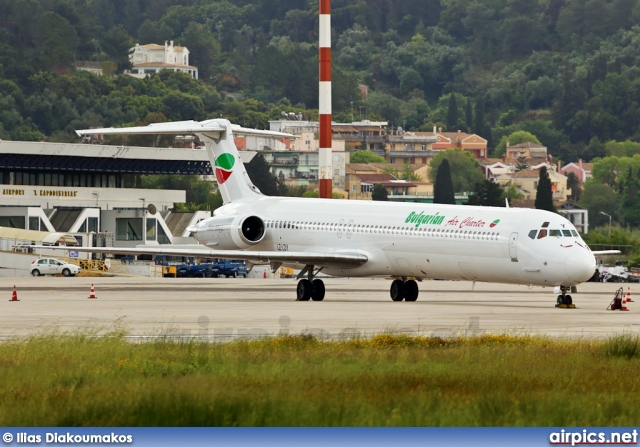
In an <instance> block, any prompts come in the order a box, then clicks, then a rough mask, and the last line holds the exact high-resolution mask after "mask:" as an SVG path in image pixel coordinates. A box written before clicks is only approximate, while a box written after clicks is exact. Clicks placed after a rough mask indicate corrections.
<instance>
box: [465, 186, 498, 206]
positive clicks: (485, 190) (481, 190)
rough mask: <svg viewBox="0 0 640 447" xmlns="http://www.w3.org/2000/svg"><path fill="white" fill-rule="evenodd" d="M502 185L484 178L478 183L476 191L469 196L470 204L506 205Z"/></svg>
mask: <svg viewBox="0 0 640 447" xmlns="http://www.w3.org/2000/svg"><path fill="white" fill-rule="evenodd" d="M502 193H503V190H502V187H501V186H500V185H499V184H498V183H495V182H492V181H490V180H483V181H482V182H479V183H476V189H475V191H474V193H473V194H472V195H471V196H469V202H468V205H479V206H504V202H503V200H502Z"/></svg>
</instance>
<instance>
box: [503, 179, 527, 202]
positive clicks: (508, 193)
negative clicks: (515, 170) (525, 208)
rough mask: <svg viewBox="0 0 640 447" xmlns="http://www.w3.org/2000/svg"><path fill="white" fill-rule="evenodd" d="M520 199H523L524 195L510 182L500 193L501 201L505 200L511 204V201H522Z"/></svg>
mask: <svg viewBox="0 0 640 447" xmlns="http://www.w3.org/2000/svg"><path fill="white" fill-rule="evenodd" d="M522 198H524V194H522V193H521V192H520V191H519V190H518V187H517V186H516V185H514V184H513V183H511V182H509V183H508V184H507V187H506V188H504V190H503V192H502V199H503V200H504V199H507V200H508V201H509V203H511V200H513V199H522Z"/></svg>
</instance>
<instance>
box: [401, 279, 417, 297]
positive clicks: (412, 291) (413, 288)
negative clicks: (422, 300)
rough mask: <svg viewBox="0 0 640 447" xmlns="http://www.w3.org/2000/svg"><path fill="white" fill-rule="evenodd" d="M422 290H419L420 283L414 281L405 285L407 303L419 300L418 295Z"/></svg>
mask: <svg viewBox="0 0 640 447" xmlns="http://www.w3.org/2000/svg"><path fill="white" fill-rule="evenodd" d="M419 292H420V290H419V289H418V283H417V282H415V281H414V280H412V279H410V280H409V281H406V282H405V283H404V300H405V301H415V300H417V299H418V293H419Z"/></svg>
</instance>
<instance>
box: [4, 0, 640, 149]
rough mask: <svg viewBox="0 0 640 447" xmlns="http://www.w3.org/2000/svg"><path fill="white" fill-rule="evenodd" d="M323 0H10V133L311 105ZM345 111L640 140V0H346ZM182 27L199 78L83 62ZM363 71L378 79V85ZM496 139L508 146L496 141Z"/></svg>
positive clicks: (561, 144) (491, 129)
mask: <svg viewBox="0 0 640 447" xmlns="http://www.w3.org/2000/svg"><path fill="white" fill-rule="evenodd" d="M317 8H318V5H317V2H316V1H308V0H296V1H292V0H288V1H287V0H280V1H266V0H244V1H242V0H238V1H233V2H231V1H228V0H221V1H212V0H207V1H205V0H159V1H150V0H129V1H122V0H25V1H20V2H15V1H11V0H2V1H0V64H1V65H0V104H1V105H2V108H1V110H2V112H1V115H0V123H1V126H2V127H1V128H0V135H1V136H2V137H3V138H11V139H24V140H28V139H32V140H33V139H42V138H46V139H49V140H54V141H55V140H60V139H64V138H65V134H66V135H70V131H71V130H72V129H73V128H77V127H85V126H88V125H89V126H91V125H109V126H111V125H120V124H124V123H133V122H136V120H138V121H140V122H144V121H147V122H148V121H151V120H158V119H165V118H166V119H172V120H174V119H203V118H206V117H211V116H220V115H223V116H227V117H229V118H231V119H232V120H233V121H237V122H239V123H241V124H246V125H251V126H258V127H265V126H266V125H267V121H268V120H269V119H274V118H276V117H277V116H279V112H280V111H282V110H286V111H296V112H302V113H303V115H305V117H307V118H313V117H314V115H315V113H316V112H315V109H316V108H317V105H318V98H317V84H316V82H317V76H318V75H317V21H318V11H317ZM332 28H333V44H334V45H333V46H334V56H333V59H334V73H333V75H334V83H333V85H334V100H333V106H334V113H335V115H336V119H337V120H342V121H347V120H351V118H352V117H353V118H354V119H359V118H364V117H367V118H371V119H385V120H388V121H390V122H391V123H393V126H394V127H397V126H400V127H403V128H405V129H415V130H417V129H421V130H430V129H431V128H432V127H433V125H434V124H435V125H438V126H441V127H443V128H445V129H446V130H458V129H462V130H467V131H472V132H475V133H478V134H480V135H483V136H485V137H487V138H489V140H490V147H495V146H497V145H498V143H499V142H500V140H501V138H502V137H503V136H505V135H509V134H511V133H513V132H515V131H518V130H522V131H526V132H530V133H531V134H533V135H535V136H536V137H537V139H538V140H539V141H541V142H542V143H543V144H545V145H547V146H548V147H549V148H550V149H551V152H552V153H553V154H554V155H556V156H557V157H560V158H561V159H564V160H573V159H575V158H576V157H577V156H578V155H580V156H582V157H583V158H584V159H585V160H589V159H591V158H593V157H596V156H604V155H605V144H606V143H607V142H609V141H612V140H616V141H625V140H632V141H637V140H640V131H639V130H638V126H637V124H636V116H637V114H638V107H639V105H638V104H639V103H640V83H639V82H638V78H639V77H640V69H639V68H638V65H639V64H638V59H639V58H640V45H639V43H640V42H639V41H640V33H639V31H640V3H639V2H638V1H637V0H539V1H535V2H532V1H529V0H490V1H480V0H471V1H469V0H440V1H438V0H403V1H399V0H395V1H394V0H357V1H353V0H333V2H332ZM165 40H175V41H176V43H178V44H182V45H185V46H187V47H188V48H189V50H190V51H191V62H192V63H193V64H194V65H196V66H198V68H199V70H200V73H201V80H200V81H191V80H189V79H185V78H186V77H184V76H178V75H170V74H166V75H163V76H160V77H156V79H148V80H144V81H140V80H135V79H131V78H129V77H124V76H118V77H115V78H97V77H95V76H92V75H89V74H87V73H83V72H77V71H76V70H75V69H74V62H76V61H99V62H102V63H103V64H104V65H105V67H114V68H115V72H116V73H121V72H122V70H124V69H126V68H127V67H128V64H129V63H128V58H127V52H128V49H129V48H131V47H132V46H133V45H134V44H135V43H136V42H138V43H141V44H146V43H163V42H164V41H165ZM358 85H365V86H367V88H368V92H369V94H368V96H367V98H366V101H365V100H364V99H363V98H362V96H361V95H360V93H359V90H358ZM496 155H499V154H496Z"/></svg>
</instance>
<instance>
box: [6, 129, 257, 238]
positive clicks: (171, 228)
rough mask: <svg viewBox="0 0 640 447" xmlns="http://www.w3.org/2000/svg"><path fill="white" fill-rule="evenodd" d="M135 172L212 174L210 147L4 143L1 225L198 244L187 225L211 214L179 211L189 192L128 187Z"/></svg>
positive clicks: (87, 235) (96, 235) (88, 235)
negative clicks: (126, 180) (128, 176)
mask: <svg viewBox="0 0 640 447" xmlns="http://www.w3.org/2000/svg"><path fill="white" fill-rule="evenodd" d="M247 155H251V154H247ZM132 174H133V175H135V174H198V175H211V174H212V172H211V165H210V162H209V159H208V158H207V154H206V151H205V150H203V149H189V148H147V147H125V146H107V145H93V144H91V145H89V144H59V143H41V142H19V141H0V227H10V228H19V229H26V230H36V231H47V232H63V233H70V234H73V235H74V236H75V237H76V239H77V240H78V243H79V244H80V245H82V246H118V247H134V246H138V245H141V244H146V245H162V244H194V243H196V241H195V240H194V239H193V238H191V237H190V235H189V232H188V231H187V227H188V226H189V225H193V224H195V223H197V222H198V221H200V220H202V219H204V218H206V217H208V216H210V215H211V212H210V211H198V212H194V213H176V212H174V211H173V208H174V204H175V203H184V202H185V200H186V192H185V191H177V190H160V189H134V188H125V187H123V185H124V184H125V182H124V178H125V176H127V175H132ZM1 248H2V249H4V250H7V249H10V248H9V247H4V246H3V247H1Z"/></svg>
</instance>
